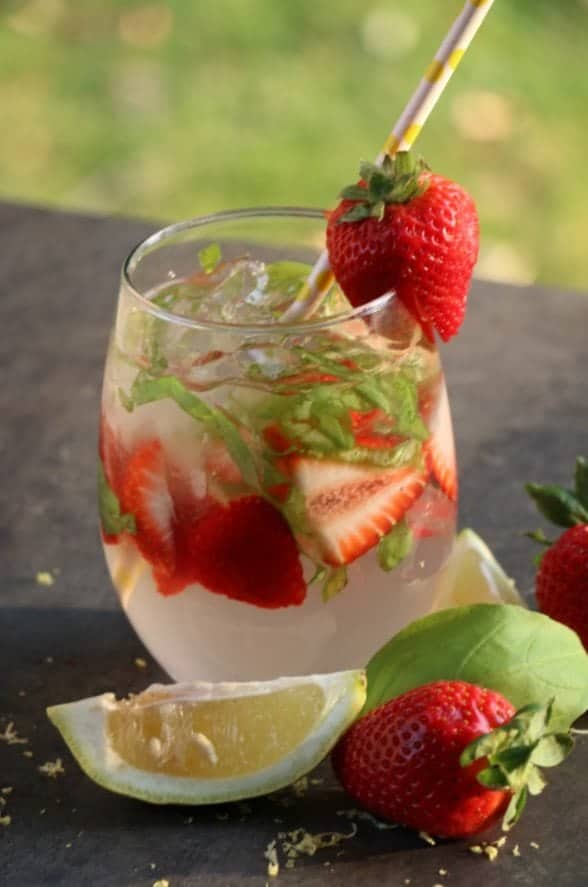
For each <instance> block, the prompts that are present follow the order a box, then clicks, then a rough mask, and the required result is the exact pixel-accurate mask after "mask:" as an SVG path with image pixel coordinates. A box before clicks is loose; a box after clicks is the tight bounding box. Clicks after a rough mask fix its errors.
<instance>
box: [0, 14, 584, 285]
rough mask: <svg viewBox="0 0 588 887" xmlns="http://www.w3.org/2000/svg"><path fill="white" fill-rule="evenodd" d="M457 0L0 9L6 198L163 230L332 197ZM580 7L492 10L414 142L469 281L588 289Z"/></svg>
mask: <svg viewBox="0 0 588 887" xmlns="http://www.w3.org/2000/svg"><path fill="white" fill-rule="evenodd" d="M461 5H462V4H461V0H415V2H414V3H412V4H408V3H406V2H400V0H337V2H334V0H151V2H149V0H22V2H10V0H8V2H6V0H5V2H3V3H2V4H1V5H0V111H1V114H2V138H1V140H0V199H16V200H23V201H30V202H35V203H42V204H47V205H51V206H58V207H64V208H71V209H83V210H91V211H98V212H107V213H126V214H132V215H139V216H146V217H150V218H153V219H163V220H169V219H175V218H180V217H188V216H194V215H199V214H201V213H204V212H207V211H210V210H218V209H226V208H232V207H238V206H245V205H252V204H262V203H273V204H310V205H314V206H316V205H318V206H328V205H330V204H332V202H333V200H334V197H335V195H336V194H337V192H338V190H339V189H340V187H341V186H342V185H344V184H347V183H348V182H349V181H351V180H353V178H354V175H355V171H356V168H357V164H358V160H359V159H360V158H371V157H372V156H373V155H375V154H376V153H377V150H378V149H379V147H380V144H381V143H382V141H383V138H384V136H385V134H386V133H387V130H388V129H389V128H390V126H391V124H392V123H393V122H394V120H395V118H396V116H397V115H398V113H399V111H400V110H401V108H402V106H403V104H404V102H405V101H406V99H407V98H408V96H409V94H410V93H411V92H412V90H413V88H414V86H415V85H416V82H417V81H418V79H419V77H420V74H421V72H422V70H423V69H424V67H425V66H426V65H427V64H428V62H429V60H430V59H431V57H432V55H433V52H434V51H435V49H436V48H437V45H438V43H439V41H440V38H441V36H442V35H443V34H444V32H445V31H446V29H447V27H448V24H449V23H450V21H451V19H452V18H453V17H454V16H455V15H456V14H457V13H458V11H459V10H460V8H461ZM587 37H588V0H561V2H557V0H496V3H495V5H494V8H493V10H491V12H490V14H489V17H488V19H487V20H486V22H485V24H484V25H483V28H482V31H481V32H480V34H479V35H478V37H477V38H476V41H475V43H474V45H473V47H472V49H471V50H470V52H469V53H468V55H467V57H466V59H465V60H464V62H463V64H462V66H461V67H460V69H459V71H458V73H457V74H456V76H455V77H454V79H453V81H452V82H451V84H450V86H449V87H448V89H447V92H446V94H445V95H444V97H443V100H442V103H441V104H440V106H439V107H438V108H437V109H436V111H435V113H434V115H433V117H432V118H431V119H430V121H429V124H428V125H427V128H426V130H425V131H424V133H423V135H422V136H421V139H420V141H419V149H420V151H422V153H423V154H424V156H425V157H426V158H427V160H428V162H429V163H430V165H431V166H432V167H433V168H435V169H436V170H438V171H439V172H443V173H445V174H446V175H448V176H450V177H453V178H456V179H458V180H459V181H460V182H462V183H463V184H464V185H465V186H466V187H467V188H468V189H469V190H470V191H471V192H472V194H473V195H474V197H475V199H476V200H477V203H478V208H479V212H480V217H481V221H482V233H483V249H482V254H481V258H480V263H479V266H478V275H479V276H484V277H491V278H495V279H504V280H512V281H516V282H520V283H531V282H535V281H539V282H545V283H557V284H561V285H565V286H570V287H581V288H586V287H587V286H588V275H587V274H586V273H585V265H586V261H585V253H586V248H585V241H586V239H587V237H588V215H587V212H586V207H587V206H588V176H586V174H585V171H584V159H585V150H586V141H587V135H588V121H587V117H586V108H587V107H588V77H587V76H586V45H587V43H586V40H587Z"/></svg>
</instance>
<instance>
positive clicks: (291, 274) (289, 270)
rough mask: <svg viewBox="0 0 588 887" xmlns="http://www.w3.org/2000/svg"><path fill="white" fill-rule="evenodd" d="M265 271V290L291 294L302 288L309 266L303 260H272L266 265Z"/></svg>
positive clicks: (309, 269) (308, 272) (309, 270)
mask: <svg viewBox="0 0 588 887" xmlns="http://www.w3.org/2000/svg"><path fill="white" fill-rule="evenodd" d="M265 271H266V274H267V286H266V291H268V292H271V293H274V292H275V293H283V294H284V295H285V296H293V295H295V294H296V293H297V292H298V290H300V289H301V288H302V285H303V283H304V281H305V280H306V278H307V277H308V275H309V274H310V272H311V266H310V265H306V264H305V263H304V262H289V261H283V262H272V263H271V264H269V265H266V268H265Z"/></svg>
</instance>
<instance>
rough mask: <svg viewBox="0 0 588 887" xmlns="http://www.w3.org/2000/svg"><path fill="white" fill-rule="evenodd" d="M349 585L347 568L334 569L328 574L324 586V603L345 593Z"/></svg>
mask: <svg viewBox="0 0 588 887" xmlns="http://www.w3.org/2000/svg"><path fill="white" fill-rule="evenodd" d="M346 585H347V570H346V569H345V567H332V568H331V569H330V570H329V572H328V573H327V576H326V579H325V581H324V584H323V601H324V603H325V604H326V603H327V601H330V600H331V598H333V597H335V595H337V594H339V592H340V591H343V589H344V588H345V586H346Z"/></svg>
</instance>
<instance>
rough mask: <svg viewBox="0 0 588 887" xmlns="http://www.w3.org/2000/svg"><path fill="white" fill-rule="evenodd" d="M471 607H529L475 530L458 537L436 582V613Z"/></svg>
mask: <svg viewBox="0 0 588 887" xmlns="http://www.w3.org/2000/svg"><path fill="white" fill-rule="evenodd" d="M468 604H519V605H520V606H523V607H525V606H526V604H525V602H524V600H523V599H522V597H521V595H520V594H519V592H518V591H517V589H516V586H515V583H514V580H513V579H510V578H509V577H508V576H507V575H506V573H505V572H504V570H503V569H502V567H501V566H500V564H499V563H498V561H497V560H496V558H495V557H494V555H493V554H492V552H491V551H490V549H489V548H488V546H487V545H486V543H485V542H484V541H483V540H482V539H480V537H479V536H478V534H477V533H475V532H474V531H473V530H469V529H467V530H462V531H461V533H459V534H458V536H457V538H456V540H455V545H454V546H453V551H452V552H451V554H450V556H449V559H448V560H447V562H446V563H445V566H444V567H443V568H442V569H441V571H440V572H439V574H438V576H437V580H436V595H435V601H434V605H433V609H434V610H444V609H446V608H448V607H461V606H466V605H468Z"/></svg>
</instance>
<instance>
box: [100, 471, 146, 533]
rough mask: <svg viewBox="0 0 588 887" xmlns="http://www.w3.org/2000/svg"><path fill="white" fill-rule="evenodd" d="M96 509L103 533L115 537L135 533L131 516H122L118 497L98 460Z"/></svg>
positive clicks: (133, 519) (133, 520)
mask: <svg viewBox="0 0 588 887" xmlns="http://www.w3.org/2000/svg"><path fill="white" fill-rule="evenodd" d="M98 508H99V511H100V523H101V525H102V529H103V530H104V532H105V533H108V534H109V535H110V534H112V535H113V536H116V535H117V534H118V533H136V532H137V527H136V524H135V518H134V517H133V515H132V514H122V512H121V509H120V502H119V501H118V497H117V495H116V493H115V492H114V490H113V489H112V487H111V486H110V484H109V483H108V481H107V479H106V474H105V472H104V466H103V465H102V460H100V459H99V460H98Z"/></svg>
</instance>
